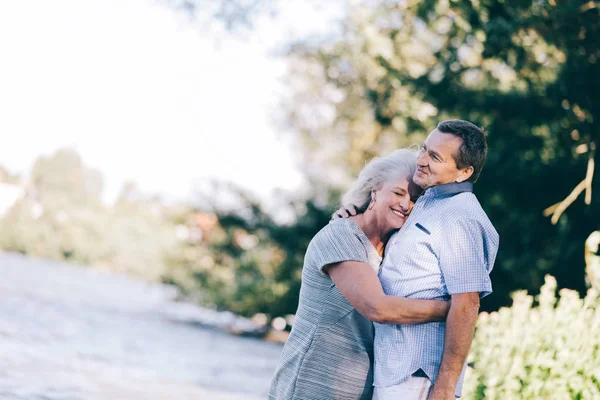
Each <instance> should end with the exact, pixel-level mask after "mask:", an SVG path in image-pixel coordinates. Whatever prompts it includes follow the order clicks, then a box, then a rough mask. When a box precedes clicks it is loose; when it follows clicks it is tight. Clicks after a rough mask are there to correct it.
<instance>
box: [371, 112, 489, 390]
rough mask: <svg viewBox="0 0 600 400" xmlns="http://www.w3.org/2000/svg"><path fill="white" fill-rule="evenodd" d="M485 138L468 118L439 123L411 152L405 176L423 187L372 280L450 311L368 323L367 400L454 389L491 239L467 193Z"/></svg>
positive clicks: (483, 289)
mask: <svg viewBox="0 0 600 400" xmlns="http://www.w3.org/2000/svg"><path fill="white" fill-rule="evenodd" d="M485 136H486V134H485V132H484V131H483V130H481V129H479V128H478V127H477V126H475V125H473V124H472V123H470V122H467V121H461V120H451V121H444V122H441V123H440V124H439V125H438V126H437V128H436V129H435V130H433V131H432V132H431V133H430V134H429V136H428V137H427V140H426V141H425V144H424V146H423V148H422V150H421V153H420V154H419V157H418V159H417V170H416V172H415V174H414V176H413V180H414V182H415V183H416V184H417V185H419V186H421V187H422V188H423V189H425V192H424V194H423V195H422V196H421V197H420V198H419V199H418V201H417V202H416V204H415V206H414V208H413V210H412V212H411V214H410V217H409V219H408V220H407V221H406V223H405V224H404V226H403V227H402V229H401V230H400V231H398V232H397V233H395V234H394V236H392V238H391V239H390V241H389V242H388V245H387V247H386V250H385V257H384V260H383V264H382V269H381V274H380V280H381V284H382V286H383V289H384V291H385V293H386V294H387V295H394V296H402V297H408V298H416V299H446V300H447V299H451V306H450V312H449V313H448V317H447V320H446V322H428V323H420V324H412V325H408V324H406V325H384V324H375V382H374V386H375V390H374V395H373V399H374V400H388V399H390V400H391V399H397V400H412V399H418V400H422V399H423V400H424V399H429V400H440V399H443V400H447V399H454V398H455V396H456V397H460V395H461V387H462V381H463V378H464V372H465V367H466V358H467V355H468V353H469V349H470V347H471V342H472V340H473V331H474V328H475V323H476V321H477V316H478V312H479V299H480V298H482V297H484V296H486V295H488V294H490V293H491V292H492V286H491V282H490V278H489V273H490V271H491V270H492V266H493V264H494V260H495V258H496V253H497V250H498V242H499V238H498V233H497V232H496V230H495V229H494V227H493V226H492V224H491V222H490V221H489V219H488V217H487V216H486V214H485V212H484V211H483V210H482V208H481V206H480V204H479V202H478V201H477V198H476V197H475V195H474V194H473V193H472V191H473V183H474V182H475V181H476V180H477V178H478V177H479V173H480V172H481V169H482V167H483V164H484V163H485V158H486V153H487V143H486V138H485Z"/></svg>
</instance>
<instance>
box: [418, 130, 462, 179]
mask: <svg viewBox="0 0 600 400" xmlns="http://www.w3.org/2000/svg"><path fill="white" fill-rule="evenodd" d="M461 145H462V139H461V138H459V137H458V136H455V135H452V134H450V133H443V132H440V131H439V130H437V129H434V130H433V132H431V133H430V134H429V136H428V137H427V140H425V143H424V144H423V148H422V149H421V152H420V153H419V157H418V158H417V170H416V171H415V174H414V176H413V180H414V182H415V183H416V184H417V185H419V186H421V187H422V188H423V189H427V188H430V187H433V186H437V185H443V184H446V183H452V182H464V181H466V180H467V179H468V178H469V177H470V176H471V174H472V172H473V168H472V167H467V168H463V169H458V168H457V166H456V161H454V155H455V154H458V150H459V149H460V146H461Z"/></svg>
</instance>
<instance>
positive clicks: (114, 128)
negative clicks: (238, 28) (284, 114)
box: [0, 0, 336, 199]
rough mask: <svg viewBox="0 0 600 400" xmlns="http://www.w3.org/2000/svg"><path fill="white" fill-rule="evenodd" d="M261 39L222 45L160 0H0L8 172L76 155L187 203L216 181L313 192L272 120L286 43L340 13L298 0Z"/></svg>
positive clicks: (0, 157) (115, 179)
mask: <svg viewBox="0 0 600 400" xmlns="http://www.w3.org/2000/svg"><path fill="white" fill-rule="evenodd" d="M284 4H285V6H284V7H282V8H281V10H280V11H281V12H280V13H279V15H278V16H277V17H276V18H275V19H269V18H266V17H265V18H262V19H261V20H259V21H258V23H257V25H256V29H255V31H254V32H251V33H250V32H248V33H245V34H242V35H241V37H238V38H235V39H234V38H224V37H220V39H219V40H216V39H215V37H212V36H211V35H210V34H209V33H208V32H207V31H206V30H203V29H198V27H197V26H195V25H194V24H192V23H191V22H190V21H189V20H188V19H187V18H185V16H183V15H181V14H178V13H176V12H174V11H172V10H170V9H168V8H166V7H164V6H163V5H160V3H159V2H158V1H157V0H28V1H18V0H12V1H10V0H3V1H0V137H1V138H2V139H3V143H2V145H0V165H3V166H4V167H6V168H8V170H9V171H11V172H13V173H26V172H27V171H28V169H29V168H30V167H31V165H32V164H33V162H34V160H35V158H37V157H38V156H39V155H40V154H50V153H52V152H54V151H56V150H57V149H59V148H61V147H67V146H68V147H73V148H75V149H76V150H77V151H78V152H79V153H80V154H81V155H82V157H83V159H84V161H85V162H86V164H88V165H90V166H92V167H95V168H98V169H99V170H100V171H101V172H102V173H103V175H104V178H105V188H106V189H105V191H106V197H107V199H112V198H113V197H114V196H115V195H116V194H117V193H118V192H119V190H120V188H121V186H122V184H123V183H124V182H125V181H128V180H131V181H135V182H136V183H137V184H138V186H139V187H140V189H142V190H143V191H146V192H157V193H161V194H164V195H167V196H168V197H184V196H187V195H188V194H189V193H190V190H191V189H192V187H193V185H194V182H195V181H198V180H203V179H206V178H216V179H220V180H229V181H234V182H236V183H239V184H241V185H243V186H244V187H246V188H249V189H251V190H252V191H253V192H255V193H256V194H257V195H259V196H261V197H263V198H266V197H268V196H269V195H270V193H271V191H272V190H273V189H275V188H284V189H296V188H298V187H299V186H301V185H302V178H301V174H300V173H299V172H298V170H297V169H296V161H297V160H296V158H295V155H294V152H293V150H292V148H291V147H292V146H290V143H289V142H290V140H289V138H288V139H286V136H285V135H283V134H280V133H279V132H276V129H277V128H276V127H275V126H274V124H273V123H272V120H273V114H274V113H275V112H276V111H277V106H278V104H279V98H278V96H280V95H281V92H282V87H281V83H280V79H281V77H282V76H283V74H284V73H285V61H284V60H282V59H277V58H274V57H272V56H271V53H272V50H273V46H274V45H278V44H282V43H284V42H285V40H287V38H289V37H290V34H294V35H300V36H301V35H306V34H311V33H316V32H317V33H318V32H327V31H328V29H330V28H331V21H332V18H335V17H336V15H335V14H336V11H335V10H332V9H330V10H324V9H314V8H312V7H311V6H308V5H306V2H305V1H301V0H285V1H284Z"/></svg>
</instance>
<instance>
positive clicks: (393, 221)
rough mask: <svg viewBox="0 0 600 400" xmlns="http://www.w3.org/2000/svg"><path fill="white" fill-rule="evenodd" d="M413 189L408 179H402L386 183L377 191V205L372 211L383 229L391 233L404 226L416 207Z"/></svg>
mask: <svg viewBox="0 0 600 400" xmlns="http://www.w3.org/2000/svg"><path fill="white" fill-rule="evenodd" d="M411 186H412V185H411ZM411 189H412V188H411V187H409V181H408V179H407V178H406V177H402V178H398V179H392V180H390V181H388V182H386V183H384V184H383V186H382V187H381V188H379V189H378V190H376V191H375V204H374V205H373V209H372V210H371V211H372V212H373V213H374V214H375V217H376V219H377V222H378V225H379V226H380V227H381V228H382V229H384V230H386V231H389V230H392V229H399V228H401V227H402V225H404V222H405V221H406V218H408V214H409V213H410V210H412V207H413V205H414V202H413V201H412V200H411ZM413 195H414V193H413Z"/></svg>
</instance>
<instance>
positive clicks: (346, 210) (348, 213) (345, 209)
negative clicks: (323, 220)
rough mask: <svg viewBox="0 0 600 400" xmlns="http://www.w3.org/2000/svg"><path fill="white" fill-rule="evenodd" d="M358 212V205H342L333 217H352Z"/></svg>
mask: <svg viewBox="0 0 600 400" xmlns="http://www.w3.org/2000/svg"><path fill="white" fill-rule="evenodd" d="M357 212H358V210H357V209H356V206H353V205H347V206H342V207H341V208H340V209H339V210H337V211H336V212H335V213H334V214H333V218H332V219H336V218H348V217H352V216H354V215H356V213H357Z"/></svg>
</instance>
